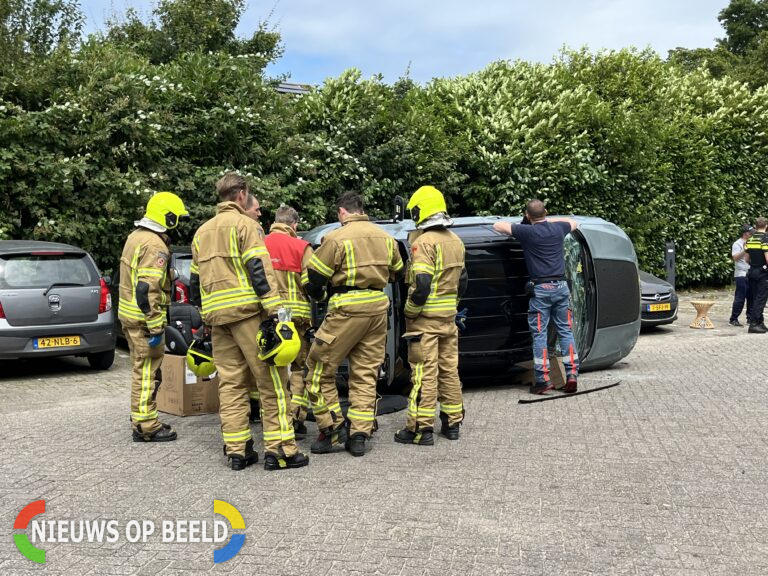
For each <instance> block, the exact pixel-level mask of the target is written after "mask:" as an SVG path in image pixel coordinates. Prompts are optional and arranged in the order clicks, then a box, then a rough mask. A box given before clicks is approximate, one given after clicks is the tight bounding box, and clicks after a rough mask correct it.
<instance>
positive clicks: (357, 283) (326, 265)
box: [307, 214, 403, 315]
mask: <svg viewBox="0 0 768 576" xmlns="http://www.w3.org/2000/svg"><path fill="white" fill-rule="evenodd" d="M307 268H309V269H312V270H314V271H316V272H318V273H319V274H322V275H323V276H325V277H326V278H328V279H329V280H330V282H331V285H332V286H333V287H336V288H342V289H343V290H347V291H346V292H344V293H336V294H334V295H333V296H331V299H330V300H329V302H328V309H329V310H334V309H337V308H344V311H345V312H347V313H349V314H359V315H369V314H370V315H373V314H378V313H381V312H383V311H386V309H387V307H388V306H389V297H388V296H387V295H386V294H384V292H382V289H383V288H384V287H385V286H386V285H387V283H388V282H390V281H392V280H394V277H395V274H397V273H398V272H400V270H402V268H403V260H402V258H401V257H400V251H399V250H398V246H397V241H396V240H395V239H394V238H393V237H392V236H390V235H389V234H388V233H387V232H386V231H384V229H382V228H380V227H379V226H377V225H376V224H373V223H372V222H369V221H368V216H366V215H365V214H351V215H349V216H348V217H347V218H346V219H345V220H344V222H343V223H342V226H341V228H337V229H336V230H334V231H332V232H329V233H328V234H326V235H325V237H324V238H323V241H322V243H321V244H320V246H319V248H318V249H317V250H316V251H315V253H314V255H313V256H312V258H310V260H309V264H308V265H307Z"/></svg>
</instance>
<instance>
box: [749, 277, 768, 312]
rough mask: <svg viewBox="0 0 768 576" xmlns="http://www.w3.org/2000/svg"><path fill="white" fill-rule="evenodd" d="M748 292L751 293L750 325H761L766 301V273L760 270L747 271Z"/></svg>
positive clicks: (767, 282) (767, 286) (767, 278)
mask: <svg viewBox="0 0 768 576" xmlns="http://www.w3.org/2000/svg"><path fill="white" fill-rule="evenodd" d="M748 274H749V276H748V277H749V290H750V292H751V293H752V306H751V308H749V310H748V312H749V319H750V323H751V324H762V323H763V310H764V309H765V302H766V300H768V272H766V271H765V270H761V269H757V270H755V269H750V270H749V273H748Z"/></svg>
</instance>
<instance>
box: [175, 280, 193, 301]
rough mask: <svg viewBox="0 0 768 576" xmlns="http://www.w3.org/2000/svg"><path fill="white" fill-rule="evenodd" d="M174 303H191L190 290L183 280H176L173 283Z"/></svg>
mask: <svg viewBox="0 0 768 576" xmlns="http://www.w3.org/2000/svg"><path fill="white" fill-rule="evenodd" d="M173 288H174V289H173V293H174V296H173V301H174V302H178V303H179V304H188V303H189V288H187V286H186V284H184V282H182V281H181V280H174V282H173Z"/></svg>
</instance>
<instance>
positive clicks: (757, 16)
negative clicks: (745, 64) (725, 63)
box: [717, 0, 768, 56]
mask: <svg viewBox="0 0 768 576" xmlns="http://www.w3.org/2000/svg"><path fill="white" fill-rule="evenodd" d="M717 19H718V20H719V21H720V24H722V25H723V28H725V38H721V39H720V40H719V41H718V43H719V44H720V45H721V46H723V47H724V48H725V49H727V50H728V51H729V52H731V53H732V54H736V55H737V56H746V55H747V54H748V53H749V52H750V51H752V50H754V49H755V48H757V47H758V46H759V45H760V43H761V42H762V41H763V38H762V33H763V32H765V31H768V0H731V2H730V4H728V6H726V7H725V8H723V10H722V11H721V12H720V15H719V16H718V17H717Z"/></svg>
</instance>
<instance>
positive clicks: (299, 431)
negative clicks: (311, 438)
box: [293, 420, 307, 440]
mask: <svg viewBox="0 0 768 576" xmlns="http://www.w3.org/2000/svg"><path fill="white" fill-rule="evenodd" d="M293 435H294V436H296V440H304V438H306V437H307V425H306V424H304V422H302V421H301V420H294V421H293Z"/></svg>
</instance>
